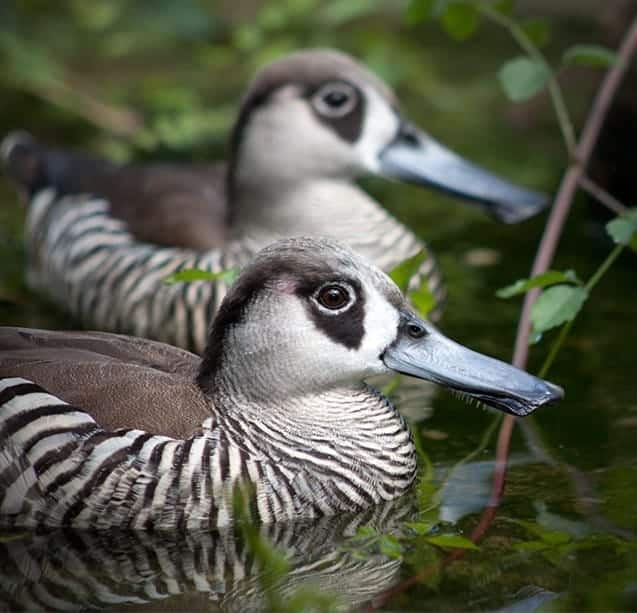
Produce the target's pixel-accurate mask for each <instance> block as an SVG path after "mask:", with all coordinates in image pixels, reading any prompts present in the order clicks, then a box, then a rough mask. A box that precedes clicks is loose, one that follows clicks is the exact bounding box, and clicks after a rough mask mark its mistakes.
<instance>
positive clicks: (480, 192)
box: [379, 122, 549, 223]
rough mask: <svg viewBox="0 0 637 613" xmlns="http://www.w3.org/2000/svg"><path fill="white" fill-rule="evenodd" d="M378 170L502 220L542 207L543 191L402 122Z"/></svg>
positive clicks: (520, 217) (518, 218)
mask: <svg viewBox="0 0 637 613" xmlns="http://www.w3.org/2000/svg"><path fill="white" fill-rule="evenodd" d="M379 163H380V174H381V175H383V176H385V177H387V178H391V179H397V180H400V181H406V182H408V183H415V184H418V185H428V186H431V187H434V188H437V189H439V190H441V191H444V192H448V193H450V194H453V195H454V196H459V197H460V198H463V199H465V200H468V201H469V202H474V203H476V204H478V205H480V206H481V207H482V208H484V209H486V211H487V212H488V213H490V214H491V215H492V216H493V217H495V218H496V219H498V220H500V221H502V222H504V223H518V222H521V221H524V220H525V219H528V218H529V217H532V216H533V215H536V214H537V213H539V212H540V211H541V210H542V209H544V208H545V207H546V206H547V205H548V203H549V199H548V197H547V196H546V195H545V194H541V193H539V192H536V191H533V190H530V189H525V188H523V187H519V186H517V185H514V184H513V183H510V182H509V181H507V180H506V179H503V178H500V177H498V176H497V175H495V174H493V173H492V172H489V171H488V170H485V169H484V168H480V167H479V166H477V165H476V164H473V163H471V162H469V161H467V160H465V159H463V158H462V157H460V156H459V155H457V154H456V153H454V152H453V151H451V150H449V149H447V148H446V147H444V146H442V145H441V144H440V143H438V142H436V141H435V140H434V139H433V138H431V137H430V136H429V135H428V134H425V133H424V132H422V131H421V130H418V129H417V128H415V127H414V126H412V125H410V124H407V123H405V122H403V123H402V124H401V126H400V128H399V130H398V133H397V134H396V137H395V138H394V140H393V141H392V142H391V143H390V144H389V145H387V147H385V149H384V150H383V151H382V152H381V154H380V156H379Z"/></svg>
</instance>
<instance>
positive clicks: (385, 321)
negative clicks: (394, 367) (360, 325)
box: [360, 289, 400, 369]
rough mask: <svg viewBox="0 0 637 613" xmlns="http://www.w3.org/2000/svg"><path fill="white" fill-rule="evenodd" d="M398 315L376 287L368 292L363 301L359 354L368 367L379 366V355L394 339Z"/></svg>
mask: <svg viewBox="0 0 637 613" xmlns="http://www.w3.org/2000/svg"><path fill="white" fill-rule="evenodd" d="M399 320H400V315H399V313H398V311H397V310H396V308H395V307H393V306H392V305H391V304H389V302H387V299H386V298H385V297H384V296H382V295H381V294H380V293H379V292H378V291H376V289H372V290H371V291H369V292H368V294H367V298H366V301H365V336H364V337H363V343H362V345H361V348H360V355H361V357H362V359H364V360H365V361H366V363H367V365H368V367H369V368H376V369H377V368H379V367H381V363H380V360H379V356H380V355H381V354H382V353H383V351H385V349H386V348H387V347H388V346H389V345H391V343H392V342H394V340H395V339H396V334H397V331H398V324H399Z"/></svg>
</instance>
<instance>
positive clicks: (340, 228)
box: [231, 178, 423, 269]
mask: <svg viewBox="0 0 637 613" xmlns="http://www.w3.org/2000/svg"><path fill="white" fill-rule="evenodd" d="M275 187H276V189H273V188H272V186H267V185H254V184H252V183H240V184H237V185H236V186H235V189H234V191H233V194H234V200H233V202H232V204H231V208H232V214H233V219H232V225H231V228H232V229H231V232H232V233H233V236H234V237H235V238H237V239H241V238H244V239H245V237H252V238H256V239H257V240H260V241H264V242H266V241H267V242H269V241H271V240H275V239H277V238H280V237H282V236H326V237H330V238H335V239H337V240H340V241H343V242H345V243H346V244H348V245H350V246H351V247H352V248H354V249H355V250H356V251H358V252H359V253H361V254H362V255H364V256H366V257H368V258H370V259H372V260H373V261H374V262H375V263H376V264H377V265H380V266H381V267H382V268H385V269H387V268H391V267H393V266H394V265H396V264H397V263H399V262H400V261H402V260H403V259H404V258H406V257H408V256H410V255H413V254H414V253H416V252H417V251H418V250H419V249H421V248H422V245H423V243H422V241H420V240H419V239H418V238H417V237H416V236H415V235H414V234H413V233H412V232H411V231H410V230H409V229H408V228H407V227H406V226H404V225H403V224H401V223H400V222H399V221H398V220H396V219H395V218H394V217H392V216H391V215H390V214H389V213H388V212H387V211H385V209H383V208H382V207H381V206H380V205H379V204H378V203H377V202H376V201H375V200H373V199H372V198H371V197H370V196H368V195H367V194H366V193H365V192H364V191H363V190H362V189H361V188H360V187H358V186H357V185H356V184H355V183H353V182H351V181H350V180H349V179H345V178H343V179H339V178H328V179H326V178H315V179H307V180H305V181H303V182H298V181H294V182H292V181H289V180H288V181H285V180H281V181H280V182H277V184H276V186H275ZM379 237H380V238H381V240H379Z"/></svg>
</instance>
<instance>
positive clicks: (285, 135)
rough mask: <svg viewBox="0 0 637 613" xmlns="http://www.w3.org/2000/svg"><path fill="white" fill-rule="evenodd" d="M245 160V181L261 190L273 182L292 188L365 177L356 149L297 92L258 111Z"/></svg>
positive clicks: (249, 127)
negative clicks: (361, 174) (304, 182)
mask: <svg viewBox="0 0 637 613" xmlns="http://www.w3.org/2000/svg"><path fill="white" fill-rule="evenodd" d="M264 152H267V154H266V155H264ZM240 156H241V157H240V163H239V168H238V171H239V177H238V178H239V181H240V182H242V183H243V184H255V185H259V186H261V188H263V186H269V185H272V183H273V181H274V182H275V183H276V182H277V181H282V182H284V183H286V184H287V183H296V182H298V181H299V180H300V179H309V178H312V177H324V176H328V177H329V176H339V177H341V176H350V175H355V174H358V172H359V170H358V169H357V167H358V166H359V163H358V155H357V153H356V152H355V151H354V150H353V148H352V146H351V145H350V144H349V143H347V142H345V141H343V140H342V139H341V138H340V137H339V136H338V135H337V134H336V133H335V132H334V131H333V130H331V129H330V128H329V127H328V126H325V125H324V124H322V123H321V122H320V121H319V120H318V119H317V118H316V117H315V115H314V113H313V112H312V110H311V109H310V108H309V105H308V102H307V101H306V100H303V99H301V98H299V97H298V92H297V91H296V90H295V89H294V88H292V87H290V88H284V89H283V90H281V91H280V92H278V93H277V94H276V95H275V97H274V99H273V100H272V101H271V102H270V103H269V104H268V105H267V106H266V107H264V108H263V109H259V110H257V111H255V114H254V116H253V117H252V119H251V121H250V123H249V124H248V125H247V126H246V133H245V134H244V136H243V142H242V145H241V153H240Z"/></svg>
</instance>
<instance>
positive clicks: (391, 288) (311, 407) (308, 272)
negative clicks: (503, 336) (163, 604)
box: [0, 237, 563, 530]
mask: <svg viewBox="0 0 637 613" xmlns="http://www.w3.org/2000/svg"><path fill="white" fill-rule="evenodd" d="M390 372H397V373H402V374H406V375H411V376H413V377H416V378H420V379H424V380H428V381H433V382H435V383H437V384H439V385H442V386H444V387H447V388H450V389H452V390H455V391H456V392H457V393H459V394H462V395H463V396H465V397H469V398H472V399H474V400H477V401H479V402H480V403H482V404H485V405H487V406H490V407H493V408H496V409H499V410H501V411H505V412H507V413H511V414H513V415H518V416H524V415H527V414H529V413H531V412H532V411H534V410H535V409H537V408H538V407H540V406H543V405H545V404H547V403H549V402H553V401H556V400H558V399H560V398H561V397H562V396H563V390H562V389H561V388H560V387H559V386H557V385H555V384H552V383H549V382H547V381H544V380H542V379H539V378H537V377H535V376H532V375H530V374H528V373H526V372H524V371H522V370H519V369H517V368H515V367H513V366H511V365H509V364H506V363H504V362H501V361H499V360H496V359H494V358H491V357H488V356H485V355H482V354H479V353H476V352H474V351H471V350H470V349H467V348H465V347H463V346H462V345H459V344H457V343H456V342H454V341H452V340H450V339H448V338H447V337H445V336H444V335H443V334H442V333H441V332H440V331H439V330H438V329H437V328H436V327H435V326H434V325H433V324H432V323H431V322H429V321H427V320H425V319H423V318H421V317H419V316H418V315H416V314H415V312H414V311H413V310H412V308H411V307H410V305H409V303H408V302H407V300H406V299H405V297H404V295H403V294H402V293H401V292H400V290H399V289H398V287H397V286H396V285H395V284H394V282H393V281H392V280H391V279H390V278H389V277H388V276H387V275H386V274H385V273H383V272H382V271H381V270H380V269H379V268H377V267H376V266H375V265H373V264H372V263H370V262H369V261H367V260H366V259H365V258H363V257H362V256H360V255H359V254H356V253H355V252H354V251H352V250H351V249H350V248H349V247H347V246H345V245H344V244H342V243H339V242H337V241H334V240H332V239H316V238H313V237H304V238H290V239H283V240H281V241H278V242H276V243H274V244H272V245H270V246H268V247H266V248H265V249H263V250H262V251H260V252H259V253H258V254H257V256H256V257H255V258H254V259H253V261H252V262H251V263H250V265H249V266H247V267H246V268H245V269H244V270H243V271H242V272H241V273H240V275H239V277H238V278H237V280H236V281H235V283H234V284H233V285H232V287H231V289H230V291H229V292H228V294H227V295H226V297H225V298H224V300H223V303H222V304H221V307H220V309H219V311H218V313H217V314H216V316H215V318H214V320H213V322H212V325H211V327H210V331H209V341H208V346H207V348H206V351H205V352H204V355H203V356H201V357H199V356H196V355H194V354H187V353H186V352H185V351H183V350H181V349H179V348H176V347H172V346H169V345H162V344H158V343H156V342H153V341H150V340H148V339H137V338H127V337H123V336H118V335H111V334H108V333H67V332H52V331H39V330H30V329H23V328H2V329H0V377H2V379H0V525H4V526H5V527H8V528H15V527H24V528H35V527H38V526H47V527H60V526H69V527H75V528H82V529H84V528H87V529H88V528H90V529H112V528H125V529H134V530H191V529H206V530H209V529H215V528H216V529H221V528H226V527H228V526H231V525H234V524H235V522H236V509H235V506H234V502H233V501H234V496H235V493H236V492H237V491H241V492H243V491H244V490H245V491H247V492H250V493H251V497H250V499H251V500H252V501H253V504H251V505H250V517H251V518H252V519H253V520H254V521H258V522H260V523H263V524H272V523H276V522H285V521H295V520H303V519H308V520H309V519H314V518H318V517H322V516H332V515H337V514H341V513H346V512H356V511H357V510H360V509H365V508H369V507H372V506H374V505H377V504H380V503H382V502H384V501H389V500H393V499H395V498H398V497H399V496H400V495H402V494H403V493H405V492H406V491H407V490H408V488H409V487H410V486H411V484H412V483H413V481H414V479H415V476H416V468H417V466H416V465H417V461H416V449H415V447H414V443H413V440H412V437H411V434H410V430H409V427H408V426H407V424H406V422H405V420H404V419H403V418H402V417H401V415H400V414H399V413H398V411H397V410H396V409H395V407H394V406H393V405H392V404H391V403H390V402H389V400H388V399H387V398H386V397H384V396H383V395H382V394H381V393H380V392H379V391H377V390H376V389H374V388H373V387H371V386H369V385H368V384H367V383H366V382H365V381H366V379H368V378H369V377H374V376H378V375H383V374H387V373H390ZM202 417H203V420H202V421H201V422H200V423H199V424H198V425H195V424H196V423H197V422H198V421H199V420H200V419H201V418H202ZM185 429H188V430H190V432H189V434H188V436H186V437H185V438H177V437H176V436H175V435H177V434H181V433H183V431H184V430H185Z"/></svg>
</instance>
